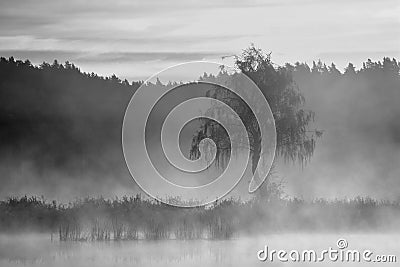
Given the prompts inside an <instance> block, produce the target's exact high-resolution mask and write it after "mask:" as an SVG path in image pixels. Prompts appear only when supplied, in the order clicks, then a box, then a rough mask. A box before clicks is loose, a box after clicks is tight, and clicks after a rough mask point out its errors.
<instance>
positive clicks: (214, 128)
mask: <svg viewBox="0 0 400 267" xmlns="http://www.w3.org/2000/svg"><path fill="white" fill-rule="evenodd" d="M235 67H236V68H238V69H239V70H240V71H241V72H242V73H244V74H246V75H247V76H248V77H249V78H250V79H252V80H253V82H254V83H255V84H256V85H257V86H258V87H259V88H260V90H261V92H262V94H263V95H264V96H265V98H266V99H267V101H268V103H269V105H270V107H271V110H272V113H273V116H274V119H275V125H276V134H277V135H276V137H277V147H276V155H277V156H281V157H283V158H284V160H285V162H288V161H292V162H297V163H300V164H301V165H303V164H305V163H306V162H307V161H309V159H310V158H311V156H312V155H313V152H314V149H315V144H316V138H317V137H319V136H321V135H322V132H321V131H318V130H311V129H310V128H309V125H310V122H312V121H313V120H314V112H312V111H310V110H305V109H304V103H305V98H304V96H303V95H302V94H301V92H300V91H299V88H298V86H297V85H296V83H295V82H294V80H293V77H292V70H291V69H289V68H286V67H280V66H278V67H276V66H274V64H273V63H272V61H271V54H265V53H264V52H263V51H262V50H261V49H257V48H256V47H254V45H251V46H250V47H249V48H247V49H245V50H244V51H243V52H242V54H241V55H240V56H235ZM201 80H203V81H206V82H216V81H218V82H220V83H221V81H223V82H224V83H225V84H227V83H229V82H232V80H234V75H233V74H229V73H228V72H227V71H225V70H224V69H222V70H221V71H220V73H219V74H218V75H217V76H212V75H207V74H204V75H203V77H202V78H201ZM227 81H228V82H227ZM247 93H251V92H247ZM207 95H208V96H209V97H212V98H215V99H218V100H220V101H222V102H224V103H226V104H228V105H229V106H230V107H232V109H233V110H234V111H235V112H236V113H237V114H238V115H239V116H240V118H241V119H242V121H243V123H244V125H245V127H246V130H247V134H248V138H249V145H250V148H249V149H250V156H251V164H252V166H251V167H252V168H251V169H252V172H253V174H255V173H254V172H255V170H256V167H257V164H258V162H259V160H260V151H261V147H260V146H261V133H260V128H259V127H258V124H257V120H256V118H255V116H254V114H253V112H252V111H251V110H250V108H249V107H248V106H247V105H246V104H245V103H244V102H243V101H242V100H241V99H240V97H238V96H237V95H236V94H234V93H232V92H230V91H229V90H227V89H223V88H221V87H216V88H213V89H210V90H209V91H208V93H207ZM201 122H202V123H201V128H200V130H199V131H198V132H197V133H196V134H195V135H194V136H193V139H192V146H191V150H190V157H191V158H192V159H196V158H198V157H199V156H200V152H199V143H200V141H201V140H202V139H204V138H210V139H212V140H214V142H215V144H216V147H217V155H216V162H217V165H219V166H222V167H223V166H224V165H225V164H226V162H227V159H229V156H230V154H231V152H235V151H231V146H230V140H229V136H228V135H227V134H226V131H225V130H224V129H223V127H222V126H221V125H219V124H218V123H216V122H215V121H214V120H210V119H202V120H201ZM221 163H222V164H221Z"/></svg>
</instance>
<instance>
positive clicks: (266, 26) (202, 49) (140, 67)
mask: <svg viewBox="0 0 400 267" xmlns="http://www.w3.org/2000/svg"><path fill="white" fill-rule="evenodd" d="M399 3H400V1H398V0H380V1H374V0H355V1H345V0H335V1H321V0H266V1H250V0H242V1H234V0H216V1H209V2H208V3H206V1H193V0H186V1H176V0H169V1H165V0H145V1H144V0H143V1H138V0H133V1H132V0H114V1H98V0H96V1H95V0H93V1H89V0H86V1H82V0H69V1H54V0H41V1H35V0H21V1H15V0H2V1H1V2H0V55H1V56H5V57H8V56H14V57H17V58H21V59H25V58H29V59H30V60H31V61H32V62H34V63H40V62H42V61H44V60H45V61H53V60H54V59H58V60H59V61H61V62H64V61H65V60H69V61H72V62H74V63H75V64H76V65H78V66H79V67H81V69H82V70H84V71H88V72H92V71H93V72H96V73H99V74H101V75H111V74H113V73H115V74H117V75H118V76H120V77H122V78H128V79H129V80H132V79H145V78H147V77H148V76H149V75H151V74H152V73H154V72H155V71H159V70H161V69H163V68H165V67H167V66H170V65H171V64H175V63H180V62H184V61H190V60H201V59H213V60H220V59H221V56H224V55H230V54H238V53H240V51H241V50H242V49H244V48H245V47H247V46H248V45H249V44H250V43H254V44H255V45H256V46H258V47H261V48H263V49H265V50H266V51H271V52H272V53H273V54H272V55H273V60H274V61H275V62H276V63H278V64H283V63H285V62H291V63H294V62H296V61H301V62H303V61H306V62H308V63H311V62H312V60H318V59H322V60H323V61H326V62H327V63H330V62H332V61H334V62H335V63H336V64H337V65H338V66H339V67H340V68H343V67H345V65H346V64H347V63H348V62H349V61H351V62H353V63H355V64H356V66H358V67H359V66H360V64H361V62H362V61H365V60H366V59H367V58H372V59H381V58H382V57H383V56H389V57H397V58H398V57H399V55H400V48H399V47H400V37H399V36H400V16H399V14H400V4H399ZM226 61H227V64H229V63H230V62H229V60H226Z"/></svg>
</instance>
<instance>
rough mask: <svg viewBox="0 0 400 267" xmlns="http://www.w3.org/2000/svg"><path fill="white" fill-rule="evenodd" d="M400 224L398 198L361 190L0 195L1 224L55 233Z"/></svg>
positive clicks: (184, 235)
mask: <svg viewBox="0 0 400 267" xmlns="http://www.w3.org/2000/svg"><path fill="white" fill-rule="evenodd" d="M399 226H400V204H399V203H396V202H388V201H376V200H373V199H370V198H361V197H359V198H355V199H351V200H334V201H327V200H323V199H318V200H314V201H311V202H307V201H304V200H301V199H281V198H269V199H268V200H266V199H257V198H255V199H253V200H251V201H247V202H242V201H240V200H234V199H226V200H222V201H218V202H215V203H214V204H213V205H211V206H208V207H197V208H176V207H172V206H168V205H165V204H163V203H160V202H157V201H153V200H151V199H144V198H142V197H141V195H136V196H135V197H123V198H122V199H119V198H115V199H104V198H101V197H100V198H85V199H81V200H77V201H75V202H71V203H69V204H57V203H56V202H55V201H52V202H48V201H46V200H45V199H43V198H37V197H26V196H25V197H22V198H9V199H7V200H5V201H1V202H0V231H2V232H21V231H28V230H29V231H39V232H51V233H52V234H54V233H58V238H59V240H60V241H110V240H139V239H146V240H160V239H185V240H187V239H229V238H234V237H236V236H238V235H240V234H242V233H246V234H258V233H260V232H286V231H300V230H301V231H347V230H350V231H357V230H363V231H365V230H371V231H375V230H378V229H379V230H385V231H398V230H400V229H399Z"/></svg>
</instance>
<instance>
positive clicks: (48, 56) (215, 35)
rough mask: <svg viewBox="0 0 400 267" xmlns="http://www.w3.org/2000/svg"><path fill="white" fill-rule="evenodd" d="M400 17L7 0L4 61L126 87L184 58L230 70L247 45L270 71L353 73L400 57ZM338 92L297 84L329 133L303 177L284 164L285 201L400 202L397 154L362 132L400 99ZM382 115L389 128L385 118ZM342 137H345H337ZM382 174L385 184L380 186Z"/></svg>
mask: <svg viewBox="0 0 400 267" xmlns="http://www.w3.org/2000/svg"><path fill="white" fill-rule="evenodd" d="M399 14H400V1H399V0H381V1H374V0H353V1H345V0H336V1H325V0H295V1H294V0H293V1H290V0H280V1H278V0H276V1H275V0H274V1H273V0H268V1H250V0H243V1H233V0H215V1H210V2H209V3H207V2H205V1H193V0H187V1H176V0H170V1H165V0H164V1H163V0H142V1H137V0H135V1H132V0H114V1H112V2H110V1H88V0H87V1H82V0H70V1H55V0H42V1H34V0H21V1H15V0H2V1H1V2H0V56H2V57H10V56H14V57H15V58H18V59H23V60H24V59H29V60H30V61H31V62H33V63H35V64H40V63H41V62H43V61H46V62H52V61H53V60H54V59H57V60H58V61H59V62H65V61H67V60H68V61H70V62H73V63H74V64H75V65H77V66H78V67H80V68H81V70H82V71H85V72H94V73H97V74H100V75H103V76H110V75H112V74H116V75H117V76H119V77H120V78H122V79H125V78H126V79H128V80H130V81H133V80H145V79H147V78H148V77H149V76H151V75H153V74H154V73H156V72H159V71H161V70H163V69H164V68H166V67H170V66H172V65H175V64H178V63H183V62H187V61H194V60H210V61H218V62H222V63H224V64H232V58H231V57H227V58H225V59H222V57H224V56H231V55H235V54H240V52H241V51H242V50H243V49H245V48H246V47H248V46H249V45H250V44H251V43H254V44H255V45H256V46H257V47H259V48H262V49H263V50H264V51H265V52H272V60H273V61H274V62H275V63H277V64H284V63H286V62H290V63H295V62H297V61H300V62H307V63H308V64H309V65H311V64H312V61H313V60H315V61H317V60H318V59H321V60H322V61H323V62H326V63H327V65H328V64H330V63H331V62H334V63H335V64H336V65H337V67H338V68H339V69H340V70H343V68H344V67H345V66H346V65H347V64H348V63H349V62H352V63H354V64H355V66H356V67H357V68H360V67H361V66H362V62H364V61H366V60H367V59H368V58H370V59H372V60H373V61H374V60H382V58H383V57H384V56H387V57H390V58H392V57H395V58H397V59H400V16H399ZM336 90H343V91H342V93H337V94H332V93H330V94H328V93H327V92H325V91H310V90H308V91H307V88H305V89H304V94H305V96H306V99H307V103H308V104H309V105H310V107H311V108H312V109H313V110H314V111H316V114H317V120H319V122H320V123H321V124H320V126H321V127H322V128H323V129H324V130H325V133H324V137H323V138H322V139H321V140H320V141H319V143H318V147H317V149H316V152H315V155H314V157H313V159H312V162H311V163H310V164H309V165H307V166H306V167H305V168H304V169H303V170H301V168H300V167H299V166H287V165H281V166H284V167H282V168H281V169H279V170H278V171H279V172H280V174H282V176H283V177H284V178H285V181H286V183H287V184H286V189H287V192H288V194H289V195H292V196H299V197H307V196H308V197H311V198H312V197H330V198H335V197H345V196H351V197H353V196H355V195H371V196H373V197H376V198H390V199H397V198H398V196H399V194H400V184H399V183H398V178H399V177H400V168H399V167H398V163H397V161H396V160H398V158H399V155H400V149H399V147H394V146H393V142H390V141H387V142H386V141H384V142H383V143H380V144H374V141H375V140H380V139H381V137H382V136H387V135H385V134H382V133H379V132H374V131H371V130H366V129H370V128H371V127H373V126H371V125H370V121H369V120H368V118H369V117H368V116H369V115H371V116H373V115H374V114H370V113H368V110H369V111H371V110H374V111H378V110H379V111H382V110H383V112H376V113H375V115H376V114H379V115H376V117H375V118H376V119H377V120H379V121H384V122H385V123H386V124H385V125H397V124H395V123H393V121H396V120H397V118H394V117H393V116H392V115H393V114H400V111H399V109H398V107H397V106H398V104H397V101H396V100H397V99H399V98H398V97H399V93H398V92H392V93H393V94H388V95H381V94H380V95H376V94H374V92H372V91H371V92H369V91H368V92H367V91H365V90H364V89H360V88H355V89H354V91H353V93H354V98H351V99H350V100H347V102H343V99H342V95H343V94H345V93H346V92H347V88H346V87H338V88H336ZM363 90H364V91H363ZM335 92H337V91H335ZM359 94H368V97H366V96H365V97H364V99H368V101H364V102H363V101H359V102H357V103H358V104H357V105H355V103H356V102H354V101H358V100H357V99H358V95H359ZM353 100H354V101H353ZM381 101H382V102H381ZM382 103H386V104H385V105H386V109H381V104H382ZM388 103H390V105H388ZM354 107H356V108H357V109H358V110H355V109H354ZM358 111H359V112H358ZM365 114H367V115H368V116H367V115H365ZM388 114H389V115H390V114H392V115H391V117H390V116H389V117H390V118H391V121H390V120H389V121H387V120H386V119H385V118H388ZM349 116H350V117H349ZM355 122H357V123H356V124H355ZM352 125H359V127H358V128H357V129H353V128H351V127H352ZM368 127H370V128H368ZM343 132H346V133H348V134H347V135H346V136H345V137H343V136H344V134H343ZM381 134H382V135H381ZM360 135H361V136H363V138H358V137H359V136H360ZM372 135H377V136H378V137H377V138H375V137H376V136H372ZM343 138H345V139H346V140H344V139H343ZM371 144H372V145H371ZM387 159H388V160H387ZM388 164H389V165H388ZM379 166H381V167H379ZM29 171H30V170H29V168H28V171H27V172H29ZM384 172H386V173H384ZM389 172H390V173H389ZM299 173H301V175H299ZM382 174H383V175H382ZM335 175H337V177H334V176H335ZM21 176H22V175H21ZM378 176H379V177H381V176H382V177H387V179H386V180H385V181H384V182H382V180H378V179H376V177H378ZM340 177H342V179H340ZM336 178H337V179H336ZM61 180H62V179H60V181H61ZM129 182H130V181H129ZM16 183H17V182H16ZM64 185H65V184H63V186H64ZM17 186H20V185H19V184H18V185H17ZM107 186H108V184H107ZM90 187H92V184H90V183H88V185H87V187H83V188H85V190H86V188H90ZM0 191H1V190H0ZM32 192H34V193H38V194H40V191H32ZM0 195H1V194H0Z"/></svg>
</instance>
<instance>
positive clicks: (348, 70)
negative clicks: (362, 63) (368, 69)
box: [344, 63, 356, 76]
mask: <svg viewBox="0 0 400 267" xmlns="http://www.w3.org/2000/svg"><path fill="white" fill-rule="evenodd" d="M344 74H345V75H348V76H354V75H356V69H355V68H354V65H353V63H349V65H348V66H347V67H346V68H345V70H344Z"/></svg>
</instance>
